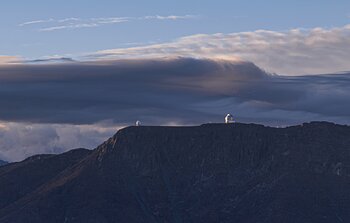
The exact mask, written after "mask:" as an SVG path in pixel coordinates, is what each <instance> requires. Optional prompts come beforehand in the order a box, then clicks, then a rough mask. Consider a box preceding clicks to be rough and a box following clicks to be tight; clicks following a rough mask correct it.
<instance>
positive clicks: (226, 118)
mask: <svg viewBox="0 0 350 223" xmlns="http://www.w3.org/2000/svg"><path fill="white" fill-rule="evenodd" d="M233 122H234V119H233V116H232V115H231V114H227V115H226V117H225V123H233Z"/></svg>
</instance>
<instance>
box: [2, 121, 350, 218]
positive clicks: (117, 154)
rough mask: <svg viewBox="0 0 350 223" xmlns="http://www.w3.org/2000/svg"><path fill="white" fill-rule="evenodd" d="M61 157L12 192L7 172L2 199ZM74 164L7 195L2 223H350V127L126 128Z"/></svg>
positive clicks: (20, 179) (39, 171) (14, 182)
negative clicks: (4, 192) (25, 189)
mask: <svg viewBox="0 0 350 223" xmlns="http://www.w3.org/2000/svg"><path fill="white" fill-rule="evenodd" d="M86 153H87V152H86ZM71 156H72V155H66V159H71V158H69V157H71ZM58 157H59V156H52V157H46V158H45V159H51V161H50V162H49V163H46V164H44V163H39V162H38V161H37V159H34V161H33V162H34V163H36V165H37V166H38V167H39V166H40V167H41V168H37V169H35V171H34V172H32V171H30V172H28V173H27V174H25V175H22V176H17V177H15V176H14V175H12V176H13V180H12V181H11V184H9V179H8V178H6V177H3V176H4V174H3V172H4V169H6V170H7V169H8V168H9V166H11V165H9V166H6V168H4V167H3V168H0V182H1V186H0V187H1V189H2V190H3V188H4V189H5V191H6V190H7V191H9V190H10V189H9V187H10V185H12V186H13V185H17V184H18V183H21V184H24V185H25V181H26V180H25V179H26V177H33V176H35V175H36V174H39V175H40V174H43V173H42V171H44V170H46V169H47V168H53V167H54V166H56V165H57V163H60V162H58V161H56V162H55V160H56V159H58ZM73 160H75V161H74V162H71V163H70V164H69V165H67V166H66V167H65V168H59V170H58V171H52V173H51V174H49V177H46V178H45V180H43V181H40V183H37V184H36V185H35V186H33V187H32V188H31V189H30V190H28V191H27V192H26V193H22V194H18V193H16V192H13V194H11V195H8V197H7V199H6V200H7V202H5V203H3V204H2V206H1V207H0V222H128V223H130V222H266V223H271V222H278V223H279V222H286V223H289V222H290V223H292V222H349V221H350V214H349V211H348V210H350V187H349V186H350V127H349V126H341V125H335V124H332V123H326V122H312V123H306V124H303V125H300V126H293V127H288V128H271V127H265V126H262V125H255V124H241V123H237V124H228V125H226V124H206V125H202V126H196V127H150V126H141V127H128V128H125V129H122V130H120V131H118V133H117V134H116V135H114V136H113V137H112V138H110V139H109V140H107V141H106V142H104V143H103V144H102V145H100V146H99V147H98V148H96V149H95V150H94V151H93V152H91V154H88V153H87V154H85V155H84V156H79V157H78V156H77V157H76V159H73ZM24 162H28V161H24ZM20 164H21V163H19V164H17V165H20ZM50 166H51V167H50ZM5 172H6V171H5ZM44 172H45V171H44ZM47 172H50V171H48V170H47ZM10 175H11V173H9V174H8V175H6V176H7V177H9V176H10ZM27 182H30V181H27ZM2 190H1V191H2ZM7 193H8V192H7ZM2 196H3V194H1V196H0V197H1V198H2Z"/></svg>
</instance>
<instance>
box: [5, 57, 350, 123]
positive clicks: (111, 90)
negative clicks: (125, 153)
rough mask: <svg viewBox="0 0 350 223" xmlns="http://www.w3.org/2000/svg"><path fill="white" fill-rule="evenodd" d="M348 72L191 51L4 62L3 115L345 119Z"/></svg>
mask: <svg viewBox="0 0 350 223" xmlns="http://www.w3.org/2000/svg"><path fill="white" fill-rule="evenodd" d="M349 78H350V76H349V74H348V73H346V74H345V73H344V74H332V75H314V76H301V77H283V76H277V75H270V74H268V73H265V72H264V71H263V70H261V69H260V68H258V67H256V66H255V65H254V64H252V63H249V62H242V61H237V62H231V61H223V60H203V59H201V60H199V59H190V58H173V59H170V58H169V59H157V60H150V59H149V60H117V61H104V62H84V63H77V62H70V63H59V64H35V65H30V64H22V65H14V66H6V67H1V68H0V100H1V102H2V106H1V107H0V119H1V120H3V121H8V122H31V123H55V124H56V123H61V124H94V123H96V122H100V121H103V120H112V121H113V122H114V123H116V124H118V125H128V124H130V123H133V122H134V121H135V120H136V119H141V120H144V121H145V122H146V123H147V122H148V123H151V124H162V123H165V122H170V121H175V122H181V123H202V122H206V121H208V120H211V121H220V120H221V115H222V114H224V113H227V112H228V111H233V112H234V111H236V110H239V109H240V110H239V111H240V112H239V113H238V114H237V115H238V118H240V119H241V120H253V119H254V120H257V121H259V122H261V123H265V124H268V123H275V122H278V121H279V120H282V121H283V122H284V123H287V124H288V123H298V122H300V121H302V120H305V117H309V118H308V119H327V120H336V121H337V122H341V123H348V120H350V117H349V114H350V101H349V100H350V99H349V98H350V97H349V96H350V89H348V86H349V84H350V82H349V81H350V79H349ZM270 111H274V112H276V111H283V112H280V113H281V114H283V116H285V115H286V114H287V113H290V114H299V113H298V112H302V113H307V114H308V116H303V115H300V116H299V115H297V117H298V118H299V120H295V119H292V118H290V117H294V115H290V116H285V117H282V116H281V117H278V116H276V114H273V115H267V113H266V112H270ZM261 112H262V113H264V112H265V113H266V117H261V114H262V113H261ZM276 117H277V118H276ZM312 117H313V118H312Z"/></svg>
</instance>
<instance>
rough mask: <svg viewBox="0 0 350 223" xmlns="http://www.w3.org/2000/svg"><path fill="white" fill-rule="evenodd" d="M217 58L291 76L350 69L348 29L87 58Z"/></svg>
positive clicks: (182, 42) (248, 36) (207, 40)
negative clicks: (239, 61)
mask: <svg viewBox="0 0 350 223" xmlns="http://www.w3.org/2000/svg"><path fill="white" fill-rule="evenodd" d="M173 56H182V57H195V58H222V59H228V60H232V59H234V60H237V58H241V59H242V60H247V61H252V62H254V63H256V64H257V65H259V66H260V67H262V68H264V69H267V70H268V71H269V72H274V73H279V74H287V75H296V74H320V73H330V72H338V71H347V70H350V65H349V59H350V25H346V26H344V27H338V28H332V29H325V28H314V29H292V30H287V31H269V30H257V31H253V32H240V33H230V34H224V33H217V34H197V35H192V36H187V37H182V38H179V39H177V40H174V41H172V42H166V43H161V44H151V45H146V46H138V47H129V48H119V49H109V50H103V51H99V52H97V53H94V54H92V55H90V57H91V58H99V59H121V58H155V57H158V58H159V57H173Z"/></svg>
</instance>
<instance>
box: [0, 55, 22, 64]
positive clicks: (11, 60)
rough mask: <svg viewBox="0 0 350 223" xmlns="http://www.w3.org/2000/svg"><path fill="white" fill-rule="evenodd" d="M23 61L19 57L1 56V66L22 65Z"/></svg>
mask: <svg viewBox="0 0 350 223" xmlns="http://www.w3.org/2000/svg"><path fill="white" fill-rule="evenodd" d="M21 61H22V59H21V58H20V57H17V56H4V55H0V65H5V64H13V63H20V62H21Z"/></svg>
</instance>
